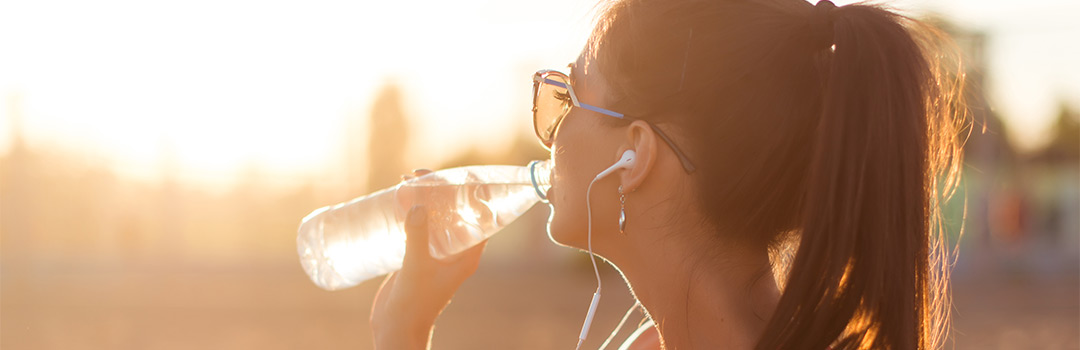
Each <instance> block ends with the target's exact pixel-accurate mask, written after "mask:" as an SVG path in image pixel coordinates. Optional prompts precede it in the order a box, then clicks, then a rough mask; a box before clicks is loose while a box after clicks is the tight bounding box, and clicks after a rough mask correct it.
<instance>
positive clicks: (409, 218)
mask: <svg viewBox="0 0 1080 350" xmlns="http://www.w3.org/2000/svg"><path fill="white" fill-rule="evenodd" d="M415 254H419V255H415ZM428 254H429V253H428V211H427V208H425V207H424V206H423V205H419V204H417V205H414V206H413V207H412V209H410V210H409V214H408V215H406V216H405V257H406V259H405V260H406V261H408V260H410V257H414V256H427V255H428Z"/></svg>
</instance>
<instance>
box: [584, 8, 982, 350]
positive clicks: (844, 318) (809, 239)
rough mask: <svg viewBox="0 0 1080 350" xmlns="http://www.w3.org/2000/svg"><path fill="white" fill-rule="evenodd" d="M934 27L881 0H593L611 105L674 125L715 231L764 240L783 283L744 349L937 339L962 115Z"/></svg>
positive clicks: (749, 241)
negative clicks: (944, 206)
mask: <svg viewBox="0 0 1080 350" xmlns="http://www.w3.org/2000/svg"><path fill="white" fill-rule="evenodd" d="M688 33H692V35H688ZM942 38H943V36H941V35H939V34H937V32H936V31H934V30H933V29H931V28H930V27H928V26H922V25H921V24H920V23H919V22H918V21H915V20H912V19H909V18H906V17H903V16H900V15H897V14H895V13H893V12H890V11H888V10H886V9H882V8H879V7H875V6H870V5H861V4H860V5H848V6H842V7H836V6H834V5H833V4H832V3H831V2H829V1H823V2H821V3H819V4H818V5H816V6H814V5H810V4H808V3H806V2H805V1H803V0H771V1H759V0H614V2H613V3H612V4H611V5H610V6H609V7H607V8H606V9H605V10H604V14H603V16H602V17H601V18H600V22H599V23H598V25H597V31H596V32H595V33H594V34H593V36H592V38H591V42H590V46H589V47H590V48H594V49H595V52H594V54H595V57H594V58H595V59H596V60H600V61H603V63H602V64H599V65H598V67H599V68H598V70H599V72H600V75H601V76H603V77H604V78H605V79H607V82H608V86H610V87H612V91H613V92H612V95H613V97H614V98H613V99H612V100H613V101H611V104H610V106H611V108H613V109H616V110H619V111H625V113H634V114H636V115H641V116H643V118H645V119H647V120H649V121H650V122H652V123H657V124H662V125H664V127H665V128H670V130H673V132H672V134H675V135H678V136H682V137H684V139H685V140H686V141H685V142H686V143H685V144H687V145H688V149H689V153H690V155H689V156H690V158H693V159H695V165H698V170H697V171H696V172H695V173H694V174H693V175H692V177H691V181H693V182H694V185H695V186H696V187H695V188H696V189H697V191H695V192H696V193H698V195H697V199H698V200H699V201H700V202H699V204H700V208H701V211H702V212H703V213H707V215H705V216H706V217H705V220H707V222H706V224H708V225H710V226H712V227H716V232H717V233H718V235H722V236H723V237H720V238H722V239H723V242H724V243H725V244H730V245H738V246H740V247H739V248H746V249H750V250H758V249H760V250H766V249H771V250H772V251H773V252H775V253H779V254H774V259H773V265H774V270H775V271H777V272H775V274H776V275H777V282H778V283H777V284H778V285H779V286H780V287H781V288H782V289H783V291H782V293H783V294H782V296H781V297H780V301H779V303H778V304H777V307H776V309H775V310H774V311H773V315H772V316H771V318H770V319H769V321H768V322H769V323H768V325H767V326H766V328H765V330H764V332H763V334H762V336H761V338H760V340H759V344H758V346H757V348H758V349H763V350H773V349H827V348H832V349H856V348H858V349H920V348H935V347H938V346H939V345H940V344H941V341H942V338H943V337H944V334H945V333H944V331H945V329H946V325H947V324H948V306H947V305H948V301H949V300H948V283H947V281H948V276H947V275H948V267H947V264H946V261H947V258H948V257H949V254H948V252H947V251H946V250H945V248H944V247H945V246H944V244H945V242H944V240H943V239H942V238H941V237H942V226H941V224H940V223H941V219H940V209H939V206H940V203H941V201H942V199H943V198H945V197H946V195H947V194H948V193H949V191H948V189H949V188H952V187H953V186H954V185H955V183H956V178H957V177H956V174H958V166H959V162H960V142H959V140H958V139H957V136H958V134H957V131H958V130H960V126H961V125H963V124H962V123H963V119H962V118H955V114H954V112H955V111H956V110H958V109H959V108H958V106H960V104H958V103H956V102H955V101H958V99H957V97H958V95H959V94H958V91H957V90H956V89H955V88H954V87H957V86H960V82H961V81H960V78H962V76H963V75H962V73H961V72H962V70H959V69H955V68H957V67H954V66H942V65H940V63H942V62H948V60H946V59H947V58H950V56H943V55H942V54H948V53H949V52H947V51H942V50H941V48H945V47H951V46H950V45H947V43H946V42H945V41H944V40H942ZM941 44H946V45H941ZM957 57H958V56H957ZM954 62H955V61H954ZM953 69H955V70H953ZM654 111H660V112H656V113H650V112H654ZM680 141H682V140H680ZM789 242H790V243H789ZM785 247H790V249H784V248H785ZM792 251H793V252H794V253H792ZM788 261H790V263H787V262H788Z"/></svg>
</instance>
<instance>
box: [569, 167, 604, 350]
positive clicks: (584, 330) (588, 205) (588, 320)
mask: <svg viewBox="0 0 1080 350" xmlns="http://www.w3.org/2000/svg"><path fill="white" fill-rule="evenodd" d="M599 179H600V178H599V177H597V178H595V179H593V180H592V182H590V183H589V188H588V189H586V190H585V210H586V212H587V214H586V217H587V218H588V226H589V228H588V238H587V239H588V248H589V259H590V260H592V266H593V272H595V273H596V293H593V299H592V303H591V304H589V312H588V313H587V314H586V315H585V323H584V324H582V325H581V335H580V336H579V337H578V343H577V347H575V348H574V349H575V350H580V349H581V344H583V343H585V338H586V336H588V334H589V326H591V325H592V320H593V315H594V314H595V313H596V306H597V304H599V303H600V287H601V286H602V284H603V282H601V281H600V268H598V267H597V266H596V255H595V254H593V250H592V201H591V200H590V195H591V194H592V187H593V184H595V183H596V180H599Z"/></svg>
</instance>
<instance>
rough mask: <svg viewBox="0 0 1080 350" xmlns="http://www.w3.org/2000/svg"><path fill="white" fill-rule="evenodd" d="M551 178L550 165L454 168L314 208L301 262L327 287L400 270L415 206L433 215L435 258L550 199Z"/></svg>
mask: <svg viewBox="0 0 1080 350" xmlns="http://www.w3.org/2000/svg"><path fill="white" fill-rule="evenodd" d="M549 177H550V168H549V164H548V161H533V162H532V163H529V165H528V166H507V165H480V166H466V167H460V168H451V169H445V170H439V171H435V172H432V173H430V174H427V175H424V176H420V177H417V178H413V179H410V180H406V181H402V182H401V183H399V184H398V185H396V186H394V187H391V188H387V189H384V190H381V191H378V192H375V193H372V194H369V195H366V196H363V197H359V198H356V199H353V200H351V201H348V202H345V203H340V204H336V205H332V206H328V207H323V208H319V209H316V210H315V211H313V212H311V214H308V216H306V217H304V219H303V221H301V222H300V230H299V232H298V234H297V237H296V244H297V251H298V252H299V254H300V264H301V265H303V267H304V271H306V272H307V274H308V276H309V277H311V280H312V281H314V282H315V284H317V285H318V286H319V287H322V288H323V289H326V290H336V289H342V288H348V287H351V286H354V285H357V284H359V283H360V282H363V281H365V280H367V279H370V278H373V277H376V276H379V275H382V274H386V273H390V272H393V271H397V270H398V269H400V268H401V262H402V260H403V259H404V257H405V225H404V223H405V216H406V214H407V213H408V212H409V210H410V209H411V208H412V207H413V206H414V205H416V204H422V205H424V206H425V207H426V208H427V210H428V229H429V231H430V234H431V236H430V239H429V247H430V252H431V255H432V256H434V257H436V258H444V257H447V256H451V255H454V254H457V253H459V252H461V251H463V250H465V249H467V248H469V247H472V246H475V245H476V244H479V243H480V242H481V241H483V240H485V239H487V238H488V237H491V235H493V234H495V232H498V231H499V229H501V228H503V227H504V226H506V225H507V224H509V223H510V222H512V221H514V219H517V218H518V216H521V214H523V213H525V211H527V210H529V208H532V207H533V205H536V203H537V202H540V201H541V200H545V199H546V198H545V196H546V195H547V190H548V188H550V180H549Z"/></svg>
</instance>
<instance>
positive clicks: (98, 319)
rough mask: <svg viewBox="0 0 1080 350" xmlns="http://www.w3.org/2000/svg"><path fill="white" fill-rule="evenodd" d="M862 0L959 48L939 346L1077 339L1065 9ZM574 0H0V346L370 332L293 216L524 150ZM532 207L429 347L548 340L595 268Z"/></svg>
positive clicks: (323, 337)
mask: <svg viewBox="0 0 1080 350" xmlns="http://www.w3.org/2000/svg"><path fill="white" fill-rule="evenodd" d="M837 3H838V5H839V4H846V3H850V1H837ZM885 3H888V4H890V5H892V6H895V7H896V8H898V9H900V10H902V11H904V12H906V13H908V14H911V15H914V16H917V17H920V18H926V19H928V20H932V21H935V22H936V23H938V24H939V25H940V26H941V27H943V28H945V29H946V30H947V31H948V32H949V33H950V34H951V35H952V36H953V37H954V39H955V40H956V42H957V43H958V45H959V46H960V47H961V49H962V50H963V51H964V54H965V58H966V64H967V67H966V69H967V74H968V81H969V85H968V90H967V93H968V98H969V100H970V102H971V109H972V112H973V116H974V119H975V123H976V124H975V128H974V132H973V134H972V135H971V137H970V140H969V141H968V145H967V150H966V157H967V159H966V166H965V173H964V178H963V182H962V186H961V189H960V193H959V194H958V196H957V197H956V198H957V199H956V200H953V201H951V202H950V203H949V206H948V208H947V212H948V213H947V214H948V220H949V223H950V226H951V227H952V228H953V229H952V230H951V238H952V239H953V242H954V243H956V244H958V245H959V251H960V254H959V257H958V260H957V261H956V264H955V270H954V273H953V282H954V289H955V293H954V298H955V305H954V317H955V322H954V327H953V331H952V333H951V334H952V340H951V341H950V343H949V348H953V347H955V348H957V349H1077V348H1080V287H1078V286H1080V219H1078V218H1080V112H1078V111H1080V63H1078V62H1080V40H1078V38H1080V24H1077V23H1076V21H1075V16H1076V15H1077V14H1080V2H1077V1H1073V0H1031V1H1024V2H1017V1H1002V0H981V1H980V0H950V1H929V0H923V1H916V0H910V1H896V2H888V1H885ZM594 4H595V3H594V2H593V1H592V0H585V1H580V0H574V1H571V0H548V1H543V2H540V1H537V2H510V1H490V0H463V1H455V2H446V1H413V2H393V1H381V2H369V1H354V2H346V1H311V2H303V3H302V4H301V3H300V2H265V1H244V0H219V1H204V0H196V1H185V2H164V1H160V2H145V1H123V0H105V1H97V2H80V1H48V0H47V1H4V2H0V278H2V280H0V347H2V348H3V349H193V348H199V349H254V348H259V349H323V348H342V349H344V348H350V349H368V348H371V335H370V330H369V328H368V313H369V311H370V304H371V301H372V298H373V296H374V292H375V290H376V289H377V288H378V284H379V282H380V280H381V279H376V280H372V281H368V282H365V283H363V284H361V285H360V286H358V287H354V288H351V289H347V290H342V291H336V292H327V291H323V290H320V289H318V288H317V287H316V286H315V285H314V284H313V283H311V282H310V280H309V279H308V277H307V276H306V275H305V274H304V272H303V271H302V270H301V268H300V264H299V263H298V259H297V253H296V228H297V226H298V224H299V221H300V219H301V218H302V217H304V216H305V215H306V214H307V213H309V212H310V211H311V210H313V209H315V208H318V207H321V206H324V205H329V204H334V203H338V202H342V201H346V200H349V199H351V198H354V197H357V196H361V195H364V194H366V193H369V192H372V191H374V190H377V189H380V188H384V187H388V186H391V185H393V184H395V183H396V182H397V180H398V176H399V175H400V174H403V173H406V172H408V171H409V170H410V169H413V168H421V167H426V168H433V169H438V168H445V167H451V166H458V165H467V164H518V165H524V164H526V163H527V162H528V161H529V160H532V159H544V158H546V157H547V154H546V152H545V151H544V150H543V149H542V148H541V147H540V146H539V145H538V143H537V142H536V141H535V139H534V136H533V134H532V129H531V126H530V114H529V103H530V96H529V93H530V86H531V82H530V80H529V78H530V76H531V74H532V73H533V72H534V71H535V70H537V69H540V68H562V67H565V65H566V64H567V63H568V62H570V61H572V60H573V59H574V58H575V57H576V56H577V54H578V52H579V51H580V49H581V47H582V46H583V45H584V43H585V39H586V37H587V35H588V33H589V31H590V30H591V21H592V18H593V15H594V13H593V7H594ZM965 199H966V216H965V210H964V208H965V206H964V204H965V203H964V201H965ZM547 214H548V213H547V208H546V207H544V206H538V207H536V208H534V209H533V210H531V211H530V212H529V213H528V214H527V215H525V216H524V217H522V218H521V219H520V220H518V221H516V222H515V223H513V224H512V225H511V226H509V227H508V228H507V229H505V230H504V231H503V232H502V233H500V234H499V235H497V236H496V237H495V238H493V240H492V242H491V244H490V245H489V247H488V250H487V252H486V255H485V256H484V260H483V262H482V264H481V267H480V269H479V271H478V272H477V274H476V275H475V276H474V277H473V278H472V279H470V280H469V281H468V282H467V283H466V284H465V285H464V286H463V287H462V289H461V290H460V291H459V293H458V294H457V297H455V299H454V302H453V304H451V306H450V307H449V308H448V309H447V311H446V312H445V313H444V315H443V316H442V317H441V318H440V320H439V323H438V328H437V329H438V331H437V332H436V333H435V338H434V345H435V346H434V347H435V348H436V349H490V348H517V349H552V348H569V347H571V346H573V344H574V342H575V340H574V339H575V338H576V336H577V331H578V329H579V327H580V324H581V320H582V317H583V316H584V314H585V311H586V308H587V304H588V302H589V298H590V297H591V293H592V291H593V289H594V284H595V282H594V281H593V277H592V271H591V268H590V267H589V265H588V263H587V259H585V255H584V254H582V253H580V252H576V251H573V250H570V249H565V248H559V247H556V246H554V245H553V244H552V243H550V242H549V241H548V239H547V237H546V235H545V233H544V222H545V220H546V218H547ZM961 226H963V227H964V232H963V235H962V237H961V236H960V235H959V232H960V230H959V228H960V227H961ZM602 273H603V275H604V276H605V278H607V279H608V280H609V282H608V283H606V284H605V285H608V286H621V285H622V283H621V280H620V279H619V278H618V276H617V274H616V273H614V272H613V271H612V270H610V269H607V270H606V271H602ZM619 288H622V289H615V288H610V289H611V291H609V292H607V293H606V294H605V298H604V299H603V302H602V303H601V305H600V313H599V315H598V319H597V322H596V323H594V327H593V329H594V330H593V334H592V336H591V337H590V341H589V342H588V345H586V346H587V347H592V348H595V347H597V346H598V345H599V344H600V342H601V341H602V340H603V338H604V336H606V334H607V332H609V330H610V329H611V328H612V327H614V325H615V323H616V322H617V320H618V318H619V317H620V316H621V315H622V313H623V312H624V311H625V310H626V308H628V307H630V305H631V298H630V296H629V294H628V292H627V291H626V290H625V287H619ZM639 318H640V315H638V316H635V317H634V318H633V319H632V323H633V322H636V320H637V319H639ZM624 333H626V332H625V331H624Z"/></svg>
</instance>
